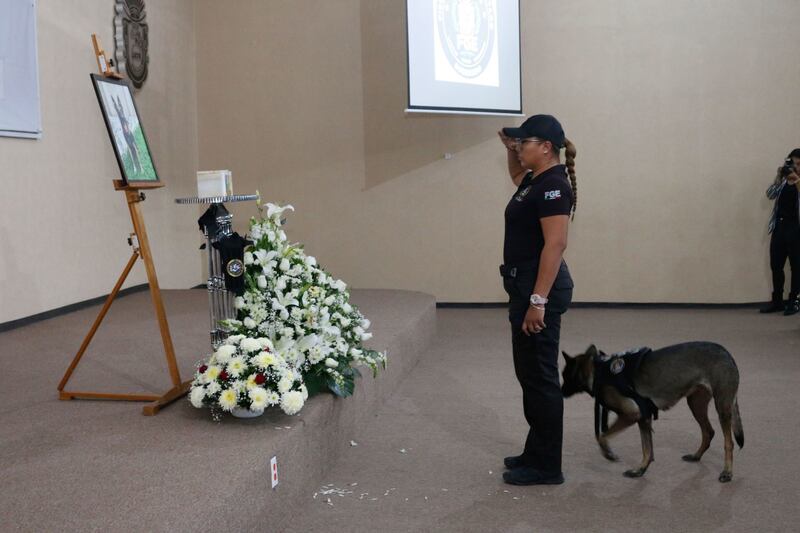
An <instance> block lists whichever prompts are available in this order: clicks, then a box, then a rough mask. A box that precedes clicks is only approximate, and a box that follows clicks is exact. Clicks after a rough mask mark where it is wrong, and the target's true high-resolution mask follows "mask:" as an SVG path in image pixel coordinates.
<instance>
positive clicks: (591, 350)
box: [586, 344, 597, 358]
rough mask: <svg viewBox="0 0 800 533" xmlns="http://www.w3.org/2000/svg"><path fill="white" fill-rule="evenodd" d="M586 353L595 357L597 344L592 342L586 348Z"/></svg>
mask: <svg viewBox="0 0 800 533" xmlns="http://www.w3.org/2000/svg"><path fill="white" fill-rule="evenodd" d="M586 355H588V356H589V357H592V358H594V357H597V346H595V345H594V344H592V345H591V346H589V347H588V348H586Z"/></svg>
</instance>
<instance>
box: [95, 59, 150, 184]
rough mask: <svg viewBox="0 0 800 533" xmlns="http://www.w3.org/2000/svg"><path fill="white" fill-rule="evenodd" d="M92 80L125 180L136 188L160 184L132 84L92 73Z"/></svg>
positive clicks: (124, 80)
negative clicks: (136, 186) (141, 185)
mask: <svg viewBox="0 0 800 533" xmlns="http://www.w3.org/2000/svg"><path fill="white" fill-rule="evenodd" d="M91 78H92V83H93V84H94V91H95V93H97V101H98V102H99V103H100V109H101V111H102V112H103V120H104V121H105V123H106V128H108V136H109V137H111V145H112V146H113V147H114V155H116V156H117V163H118V164H119V169H120V172H121V173H122V179H123V181H124V182H125V183H127V184H136V185H139V184H153V185H155V184H159V179H158V174H157V173H156V167H155V164H153V158H152V156H151V155H150V146H149V145H148V144H147V137H146V136H145V134H144V128H143V127H142V122H141V120H139V111H138V110H137V109H136V102H134V101H133V88H132V86H131V83H130V82H129V81H128V80H126V79H121V80H118V79H113V78H105V77H103V76H100V75H98V74H91Z"/></svg>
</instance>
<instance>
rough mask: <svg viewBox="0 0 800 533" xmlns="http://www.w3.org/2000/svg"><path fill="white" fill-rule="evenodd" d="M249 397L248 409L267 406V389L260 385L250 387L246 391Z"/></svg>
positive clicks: (261, 408)
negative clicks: (248, 390)
mask: <svg viewBox="0 0 800 533" xmlns="http://www.w3.org/2000/svg"><path fill="white" fill-rule="evenodd" d="M247 395H248V396H249V397H250V409H251V410H253V411H261V410H263V409H264V408H265V407H266V406H267V402H268V397H267V391H266V390H264V388H262V387H255V388H253V389H250V392H248V393H247Z"/></svg>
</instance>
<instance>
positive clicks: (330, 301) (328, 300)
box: [325, 296, 336, 305]
mask: <svg viewBox="0 0 800 533" xmlns="http://www.w3.org/2000/svg"><path fill="white" fill-rule="evenodd" d="M335 301H336V298H334V297H333V296H328V297H327V298H325V305H333V302H335Z"/></svg>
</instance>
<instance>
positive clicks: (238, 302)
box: [233, 296, 244, 309]
mask: <svg viewBox="0 0 800 533" xmlns="http://www.w3.org/2000/svg"><path fill="white" fill-rule="evenodd" d="M233 307H235V308H236V309H242V308H243V307H244V298H242V297H241V296H237V297H236V298H234V299H233Z"/></svg>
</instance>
